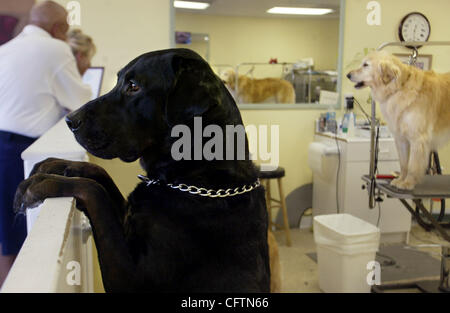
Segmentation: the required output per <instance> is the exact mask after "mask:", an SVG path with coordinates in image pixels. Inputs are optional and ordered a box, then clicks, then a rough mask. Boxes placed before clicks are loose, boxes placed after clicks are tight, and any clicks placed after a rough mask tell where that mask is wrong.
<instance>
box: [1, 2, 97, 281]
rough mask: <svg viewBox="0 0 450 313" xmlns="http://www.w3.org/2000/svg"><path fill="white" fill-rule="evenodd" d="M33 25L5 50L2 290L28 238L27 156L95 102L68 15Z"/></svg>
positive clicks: (44, 16) (45, 15)
mask: <svg viewBox="0 0 450 313" xmlns="http://www.w3.org/2000/svg"><path fill="white" fill-rule="evenodd" d="M29 20H30V23H29V25H27V26H25V28H24V29H23V31H22V32H21V33H20V34H19V35H18V36H17V37H16V38H14V39H12V40H10V41H8V42H7V43H5V44H4V45H2V46H0V246H1V250H0V286H1V285H2V283H3V280H4V278H5V276H6V274H7V273H8V271H9V269H10V267H11V265H12V263H13V261H14V259H15V257H16V255H17V254H18V252H19V250H20V248H21V246H22V244H23V242H24V240H25V237H26V224H25V217H24V216H15V215H14V212H13V209H12V206H13V198H14V194H15V190H16V188H17V186H18V184H19V183H20V181H22V180H23V178H24V169H23V161H22V159H21V153H22V151H23V150H25V149H26V148H27V147H28V146H29V145H31V144H32V143H33V142H34V141H35V140H36V139H37V138H38V137H39V136H41V135H42V134H44V133H45V132H46V131H47V130H48V129H49V128H51V127H52V126H53V125H55V124H56V123H57V122H58V121H59V120H60V119H61V118H62V117H63V116H64V115H65V114H66V113H67V112H68V111H71V110H75V109H77V108H79V107H80V106H81V105H83V104H84V103H86V102H87V101H89V100H90V98H91V90H90V88H89V86H88V85H84V84H83V82H82V79H81V76H80V73H79V72H78V69H77V64H76V61H75V58H74V55H73V54H72V51H71V49H70V47H69V45H68V44H67V43H66V42H65V40H66V33H67V31H68V29H69V25H68V23H67V11H66V10H65V9H64V7H62V6H60V5H59V4H57V3H55V2H53V1H44V2H39V3H38V4H36V5H35V6H34V7H33V8H32V9H31V12H30V19H29Z"/></svg>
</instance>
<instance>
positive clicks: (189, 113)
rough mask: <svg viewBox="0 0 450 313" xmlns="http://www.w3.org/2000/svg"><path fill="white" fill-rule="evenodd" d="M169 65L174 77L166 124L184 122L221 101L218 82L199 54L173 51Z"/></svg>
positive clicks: (168, 98)
mask: <svg viewBox="0 0 450 313" xmlns="http://www.w3.org/2000/svg"><path fill="white" fill-rule="evenodd" d="M171 66H172V68H173V71H174V79H173V85H172V88H171V89H170V91H169V94H168V96H167V103H166V120H167V123H168V125H169V126H173V125H177V124H184V123H186V122H188V121H190V120H193V118H194V116H201V115H203V114H204V113H206V112H207V111H208V110H210V109H211V108H213V107H216V106H218V105H219V104H220V101H221V90H222V89H221V88H220V87H221V86H220V84H221V81H220V79H219V78H218V77H217V76H216V75H215V74H214V72H213V71H212V69H211V68H210V67H209V65H208V63H207V62H206V61H205V60H203V59H202V58H201V57H200V56H198V55H196V54H193V52H191V53H189V54H175V55H174V56H173V58H172V62H171Z"/></svg>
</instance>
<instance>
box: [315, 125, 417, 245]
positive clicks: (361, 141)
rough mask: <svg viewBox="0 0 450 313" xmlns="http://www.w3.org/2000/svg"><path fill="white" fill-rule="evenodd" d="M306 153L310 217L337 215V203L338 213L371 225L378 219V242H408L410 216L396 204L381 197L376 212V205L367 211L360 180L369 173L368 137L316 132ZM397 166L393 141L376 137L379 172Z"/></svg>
mask: <svg viewBox="0 0 450 313" xmlns="http://www.w3.org/2000/svg"><path fill="white" fill-rule="evenodd" d="M308 154H309V155H308V159H309V166H310V168H311V170H312V171H313V215H314V216H317V215H323V214H334V213H337V209H338V207H337V203H339V213H349V214H351V215H353V216H356V217H358V218H360V219H362V220H365V221H367V222H369V223H371V224H373V225H377V222H378V218H379V225H378V226H379V228H380V230H381V242H403V243H407V242H408V239H409V238H408V236H409V231H410V228H411V215H410V213H409V212H408V210H406V208H404V207H403V205H402V204H401V202H400V201H398V200H397V199H389V198H385V199H384V201H383V202H381V203H380V210H379V208H378V206H376V207H375V208H374V209H369V195H368V192H367V190H366V189H363V188H362V186H363V185H365V184H364V182H363V180H362V179H361V177H362V176H363V175H366V174H368V173H369V160H370V139H369V138H363V137H353V138H347V137H345V136H337V137H336V136H335V135H334V134H331V133H316V135H315V139H314V142H313V143H311V144H310V146H309V152H308ZM399 167H400V165H399V162H398V156H397V150H396V148H395V142H394V139H393V138H380V139H379V157H378V169H379V173H380V174H390V173H392V172H393V171H398V170H399ZM379 212H380V213H381V215H379ZM379 216H380V217H379Z"/></svg>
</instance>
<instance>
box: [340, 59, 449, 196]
mask: <svg viewBox="0 0 450 313" xmlns="http://www.w3.org/2000/svg"><path fill="white" fill-rule="evenodd" d="M347 77H348V78H349V79H350V80H351V81H352V82H354V83H356V85H355V88H364V87H370V88H371V90H372V97H373V99H374V100H375V101H377V102H378V103H379V105H380V109H381V113H382V114H383V117H384V119H385V120H386V122H387V124H388V127H389V129H390V131H391V132H392V134H393V136H394V138H395V143H396V147H397V152H398V156H399V160H400V176H399V177H398V178H396V179H394V180H393V181H392V182H391V184H392V185H394V186H395V187H397V188H399V189H407V190H411V189H414V187H415V186H416V185H417V184H418V183H419V182H420V181H421V180H422V178H423V177H424V175H425V173H426V169H427V166H428V158H429V154H430V152H431V151H437V149H438V147H439V146H441V145H442V144H444V143H446V142H447V141H448V140H449V139H450V73H449V74H437V73H435V72H433V71H423V70H421V69H418V68H416V67H414V66H410V65H406V64H403V63H402V62H401V61H400V59H398V58H397V57H395V56H393V55H391V54H389V53H387V52H373V53H371V54H369V55H368V56H367V57H366V58H365V59H364V60H363V62H362V65H361V67H360V68H358V69H356V70H353V71H351V72H349V73H348V74H347Z"/></svg>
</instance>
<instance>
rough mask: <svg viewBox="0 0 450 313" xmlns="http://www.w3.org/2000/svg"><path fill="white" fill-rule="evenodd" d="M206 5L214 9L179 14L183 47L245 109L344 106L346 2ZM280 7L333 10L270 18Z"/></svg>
mask: <svg viewBox="0 0 450 313" xmlns="http://www.w3.org/2000/svg"><path fill="white" fill-rule="evenodd" d="M197 2H198V1H197ZM201 2H204V3H208V4H209V6H208V7H207V8H206V9H204V10H194V9H181V8H176V9H175V30H176V31H177V32H176V42H177V45H176V46H177V47H185V48H189V49H192V50H194V51H196V52H197V53H199V54H200V55H201V56H202V57H204V58H205V59H206V60H207V61H208V62H209V64H210V65H211V67H212V68H213V70H214V71H215V72H216V74H217V75H219V76H220V77H221V79H222V80H223V81H224V82H225V83H226V85H227V87H228V89H229V91H230V92H231V94H232V95H233V96H234V98H235V100H236V102H237V103H238V105H239V106H240V107H241V108H246V109H247V108H249V109H252V108H272V107H273V108H305V107H307V108H318V109H319V108H320V109H323V108H324V107H326V108H329V107H330V106H333V107H338V105H339V99H340V97H339V75H338V67H339V61H338V60H339V48H338V47H339V33H340V31H339V28H340V27H339V26H340V2H341V1H340V0H315V1H311V0H291V1H280V0H246V1H242V0H202V1H201ZM273 7H302V8H309V9H312V8H314V9H329V10H328V13H326V14H322V15H293V14H271V13H268V12H267V11H268V10H269V9H271V8H273ZM303 13H304V12H303ZM308 13H309V12H308ZM321 13H323V12H321Z"/></svg>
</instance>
